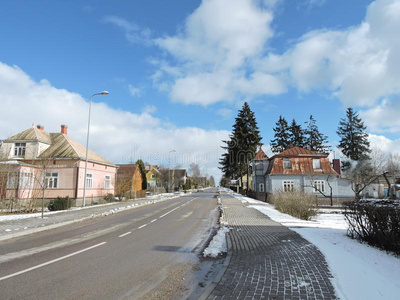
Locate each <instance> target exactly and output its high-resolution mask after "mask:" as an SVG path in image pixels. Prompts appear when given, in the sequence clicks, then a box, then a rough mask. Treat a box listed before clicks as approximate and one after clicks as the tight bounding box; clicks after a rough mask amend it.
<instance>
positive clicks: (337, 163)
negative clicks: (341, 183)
mask: <svg viewBox="0 0 400 300" xmlns="http://www.w3.org/2000/svg"><path fill="white" fill-rule="evenodd" d="M332 164H333V169H334V170H335V171H336V173H338V174H339V175H340V174H341V173H342V168H341V165H340V159H337V158H335V159H333V160H332Z"/></svg>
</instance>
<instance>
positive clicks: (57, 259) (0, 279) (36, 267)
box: [0, 242, 107, 281]
mask: <svg viewBox="0 0 400 300" xmlns="http://www.w3.org/2000/svg"><path fill="white" fill-rule="evenodd" d="M104 244H107V242H102V243H100V244H97V245H94V246H91V247H88V248H85V249H82V250H79V251H76V252H74V253H71V254H68V255H65V256H62V257H59V258H56V259H53V260H50V261H48V262H45V263H42V264H40V265H37V266H34V267H31V268H28V269H25V270H22V271H19V272H16V273H13V274H10V275H7V276H4V277H0V281H2V280H5V279H8V278H11V277H15V276H18V275H21V274H24V273H26V272H29V271H33V270H36V269H39V268H41V267H44V266H47V265H50V264H52V263H55V262H58V261H60V260H63V259H66V258H68V257H71V256H74V255H77V254H79V253H82V252H85V251H88V250H91V249H93V248H96V247H99V246H101V245H104Z"/></svg>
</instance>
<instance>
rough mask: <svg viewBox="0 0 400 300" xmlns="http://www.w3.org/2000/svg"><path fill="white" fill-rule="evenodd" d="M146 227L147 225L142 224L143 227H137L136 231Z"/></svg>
mask: <svg viewBox="0 0 400 300" xmlns="http://www.w3.org/2000/svg"><path fill="white" fill-rule="evenodd" d="M146 226H147V224H144V225H142V226H140V227H138V229H142V228H143V227H146Z"/></svg>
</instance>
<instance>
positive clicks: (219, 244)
mask: <svg viewBox="0 0 400 300" xmlns="http://www.w3.org/2000/svg"><path fill="white" fill-rule="evenodd" d="M227 232H229V228H228V227H226V226H222V227H221V228H220V229H219V230H218V233H217V234H216V235H215V236H214V237H213V239H212V240H211V243H210V245H209V246H208V247H207V248H206V249H205V250H204V251H203V255H204V257H218V255H219V254H222V253H225V252H226V251H227V249H226V239H225V234H226V233H227Z"/></svg>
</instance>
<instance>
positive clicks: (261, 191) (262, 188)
mask: <svg viewBox="0 0 400 300" xmlns="http://www.w3.org/2000/svg"><path fill="white" fill-rule="evenodd" d="M258 191H259V192H260V193H264V183H260V184H259V185H258Z"/></svg>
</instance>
